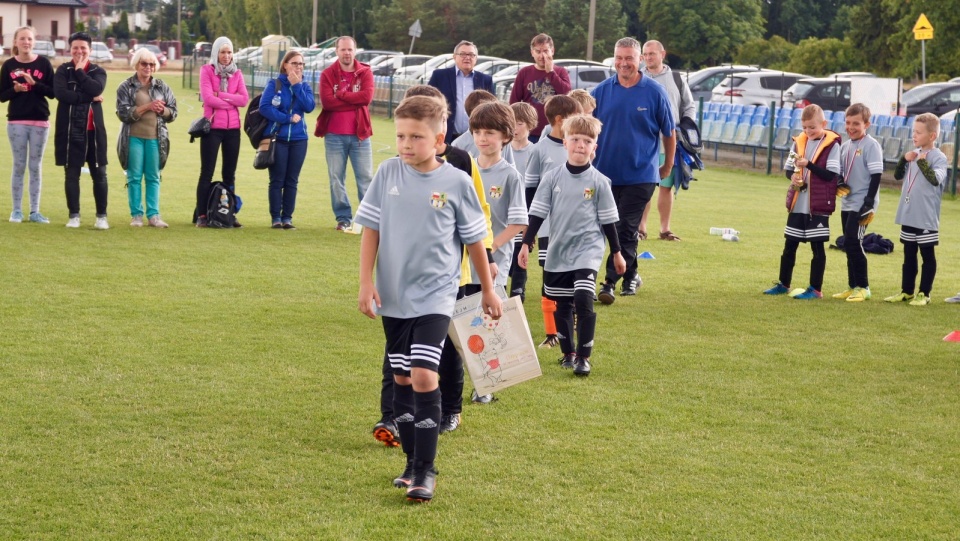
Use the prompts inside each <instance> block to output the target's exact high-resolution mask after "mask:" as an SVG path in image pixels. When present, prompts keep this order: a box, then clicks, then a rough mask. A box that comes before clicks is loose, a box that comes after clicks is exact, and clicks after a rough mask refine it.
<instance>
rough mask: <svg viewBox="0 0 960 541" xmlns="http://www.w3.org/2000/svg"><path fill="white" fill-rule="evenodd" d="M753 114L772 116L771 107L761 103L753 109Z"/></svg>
mask: <svg viewBox="0 0 960 541" xmlns="http://www.w3.org/2000/svg"><path fill="white" fill-rule="evenodd" d="M753 114H754V116H756V115H762V116H770V107H769V106H767V105H760V106H758V107H757V108H756V109H754V110H753Z"/></svg>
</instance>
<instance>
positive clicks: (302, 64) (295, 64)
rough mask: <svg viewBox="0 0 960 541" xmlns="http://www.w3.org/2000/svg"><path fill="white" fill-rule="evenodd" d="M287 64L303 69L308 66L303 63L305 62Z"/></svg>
mask: <svg viewBox="0 0 960 541" xmlns="http://www.w3.org/2000/svg"><path fill="white" fill-rule="evenodd" d="M287 64H290V65H291V66H294V67H297V68H302V67H304V66H306V64H305V63H303V62H287Z"/></svg>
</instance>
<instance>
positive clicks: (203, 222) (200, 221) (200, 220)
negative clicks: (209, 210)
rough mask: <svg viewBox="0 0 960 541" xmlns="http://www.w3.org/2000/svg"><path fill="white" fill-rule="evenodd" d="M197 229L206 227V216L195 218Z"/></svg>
mask: <svg viewBox="0 0 960 541" xmlns="http://www.w3.org/2000/svg"><path fill="white" fill-rule="evenodd" d="M197 227H207V217H206V216H197Z"/></svg>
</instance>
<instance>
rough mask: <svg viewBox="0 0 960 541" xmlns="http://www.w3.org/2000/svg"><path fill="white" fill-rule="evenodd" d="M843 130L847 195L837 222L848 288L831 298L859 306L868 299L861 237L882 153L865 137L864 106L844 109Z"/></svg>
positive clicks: (866, 118) (874, 199) (877, 186)
mask: <svg viewBox="0 0 960 541" xmlns="http://www.w3.org/2000/svg"><path fill="white" fill-rule="evenodd" d="M845 127H846V130H847V135H849V136H850V139H849V140H848V141H846V142H845V143H843V144H842V145H840V166H841V167H842V170H841V174H842V175H843V181H844V182H845V183H846V184H847V186H848V187H849V189H850V193H848V194H847V195H845V196H843V198H842V199H841V200H840V201H841V203H840V222H841V224H842V225H843V251H844V252H846V254H847V286H848V287H847V290H846V291H844V292H842V293H836V294H834V295H833V298H834V299H846V301H847V302H863V301H865V300H868V299H869V298H870V282H869V281H868V277H867V254H866V253H865V252H864V251H863V235H864V233H865V232H866V230H867V225H869V224H870V222H871V221H873V217H874V214H875V212H876V210H877V204H878V197H879V196H878V195H877V191H878V190H879V189H880V175H881V174H882V173H883V149H881V148H880V143H878V142H877V140H876V139H874V138H873V137H871V136H870V135H869V134H868V133H867V128H869V127H870V109H868V108H867V106H866V105H864V104H862V103H854V104H853V105H851V106H850V107H848V108H847V111H846V119H845Z"/></svg>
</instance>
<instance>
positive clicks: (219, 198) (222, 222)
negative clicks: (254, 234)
mask: <svg viewBox="0 0 960 541" xmlns="http://www.w3.org/2000/svg"><path fill="white" fill-rule="evenodd" d="M236 210H237V196H236V195H235V194H234V193H233V191H232V190H230V188H229V187H228V186H227V185H226V184H224V183H222V182H214V183H213V184H211V185H210V196H209V197H208V198H207V227H212V228H214V229H230V228H232V227H233V224H234V223H236V221H237V218H236V216H235V213H236Z"/></svg>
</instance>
